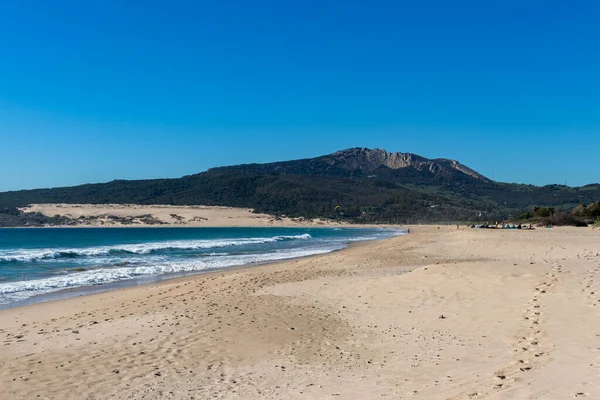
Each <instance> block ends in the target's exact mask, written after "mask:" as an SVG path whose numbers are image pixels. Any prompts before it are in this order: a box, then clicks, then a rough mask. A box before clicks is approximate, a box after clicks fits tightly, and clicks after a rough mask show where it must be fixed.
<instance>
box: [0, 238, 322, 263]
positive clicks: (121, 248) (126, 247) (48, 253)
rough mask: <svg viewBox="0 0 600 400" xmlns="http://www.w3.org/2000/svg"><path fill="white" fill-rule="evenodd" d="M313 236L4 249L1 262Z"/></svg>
mask: <svg viewBox="0 0 600 400" xmlns="http://www.w3.org/2000/svg"><path fill="white" fill-rule="evenodd" d="M311 238H312V236H311V235H310V234H308V233H305V234H302V235H293V236H273V237H264V238H262V237H257V238H243V239H214V240H172V241H164V242H147V243H138V244H122V245H113V246H97V247H86V248H77V249H64V248H63V249H17V250H10V251H1V250H0V263H9V262H11V263H14V262H21V263H24V262H36V261H42V260H52V259H62V258H80V257H98V256H110V255H121V254H151V253H157V252H161V251H168V250H201V249H211V248H223V247H230V246H243V245H253V244H265V243H274V242H280V241H289V240H309V239H311Z"/></svg>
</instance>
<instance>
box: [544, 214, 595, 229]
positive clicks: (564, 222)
mask: <svg viewBox="0 0 600 400" xmlns="http://www.w3.org/2000/svg"><path fill="white" fill-rule="evenodd" d="M540 224H542V225H555V226H588V224H587V222H585V221H584V220H583V219H581V218H580V217H577V216H576V215H573V214H572V213H567V212H560V213H556V214H552V215H550V216H547V217H544V218H542V219H541V220H540Z"/></svg>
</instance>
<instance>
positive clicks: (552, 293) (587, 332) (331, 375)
mask: <svg viewBox="0 0 600 400" xmlns="http://www.w3.org/2000/svg"><path fill="white" fill-rule="evenodd" d="M599 317H600V231H598V230H593V229H588V228H555V229H539V230H536V231H517V230H511V231H503V230H483V229H481V230H475V229H467V228H464V229H461V230H457V229H456V227H451V228H448V227H441V228H440V229H438V228H437V227H411V234H410V235H408V236H400V237H396V238H391V239H386V240H382V241H378V242H365V243H358V244H355V245H352V246H350V248H348V249H345V250H342V251H340V252H336V253H331V254H326V255H321V256H314V257H309V258H305V259H297V260H291V261H285V262H280V263H276V264H268V265H263V266H257V267H251V268H245V269H236V270H231V271H226V272H219V273H212V274H206V275H197V276H192V277H185V278H181V279H176V280H172V281H167V282H163V283H160V284H155V285H147V286H141V287H135V288H126V289H118V290H113V291H110V292H105V293H101V294H96V295H90V296H84V297H80V298H74V299H67V300H59V301H54V302H50V303H43V304H36V305H32V306H26V307H20V308H15V309H9V310H4V311H0V339H1V342H0V346H1V347H0V349H1V353H0V354H1V356H2V357H0V398H2V399H5V398H6V399H32V398H42V399H43V398H47V399H65V398H69V399H70V398H73V399H130V398H134V399H163V398H166V399H192V398H195V399H214V398H216V399H282V398H287V399H330V398H339V399H375V398H391V399H427V400H430V399H474V398H477V399H568V398H580V397H581V398H590V399H593V398H600V318H599Z"/></svg>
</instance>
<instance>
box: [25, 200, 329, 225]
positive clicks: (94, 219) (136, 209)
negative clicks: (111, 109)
mask: <svg viewBox="0 0 600 400" xmlns="http://www.w3.org/2000/svg"><path fill="white" fill-rule="evenodd" d="M22 210H23V211H25V212H39V213H41V214H44V215H46V216H48V217H53V216H56V215H60V216H65V217H68V218H71V219H73V220H75V221H76V222H77V223H78V225H79V226H105V227H121V226H130V227H131V226H133V227H136V226H137V227H140V226H194V227H202V226H206V227H232V226H236V227H237V226H306V225H311V226H313V225H314V226H319V225H331V224H337V223H335V222H332V221H328V220H314V221H308V220H305V219H302V218H297V219H292V218H275V217H274V216H272V215H268V214H258V213H253V212H252V210H251V209H247V208H233V207H219V206H170V205H150V206H145V205H137V204H32V205H30V206H28V207H24V208H22Z"/></svg>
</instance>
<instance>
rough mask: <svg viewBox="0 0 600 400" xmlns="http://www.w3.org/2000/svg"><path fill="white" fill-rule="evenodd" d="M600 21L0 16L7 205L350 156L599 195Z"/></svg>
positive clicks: (402, 6)
mask: <svg viewBox="0 0 600 400" xmlns="http://www.w3.org/2000/svg"><path fill="white" fill-rule="evenodd" d="M598 21H600V2H598V1H578V0H573V1H569V2H566V1H550V0H548V1H536V0H532V1H523V0H520V1H512V0H505V1H493V0H490V1H480V0H479V1H461V0H456V1H452V2H450V1H445V0H438V1H430V0H423V1H410V2H409V1H400V0H397V1H377V0H373V1H369V2H366V1H354V0H346V1H339V0H338V1H332V0H319V1H315V0H303V1H261V0H255V1H231V0H214V1H212V0H211V1H203V0H196V1H177V0H171V1H168V2H167V1H153V0H145V1H127V0H119V1H114V0H104V1H96V2H82V1H79V0H77V1H61V0H56V1H52V2H47V1H41V0H40V1H31V0H29V1H28V0H23V1H18V2H17V1H5V2H0V191H4V190H18V189H27V188H36V187H55V186H67V185H75V184H81V183H87V182H104V181H110V180H113V179H145V178H159V177H179V176H182V175H188V174H192V173H197V172H200V171H204V170H206V169H208V168H211V167H216V166H222V165H232V164H241V163H250V162H270V161H281V160H288V159H297V158H307V157H313V156H319V155H323V154H328V153H331V152H334V151H337V150H341V149H345V148H350V147H369V148H383V149H386V150H388V151H400V152H410V153H416V154H419V155H422V156H425V157H428V158H437V157H441V158H451V159H457V160H459V161H460V162H462V163H463V164H466V165H468V166H469V167H471V168H473V169H475V170H477V171H479V172H480V173H482V174H484V175H486V176H488V177H490V178H495V179H496V180H499V181H505V182H519V183H530V184H537V185H544V184H551V183H559V184H564V183H565V182H566V183H568V184H569V185H584V184H587V183H592V182H600V44H599V43H600V23H598Z"/></svg>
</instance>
